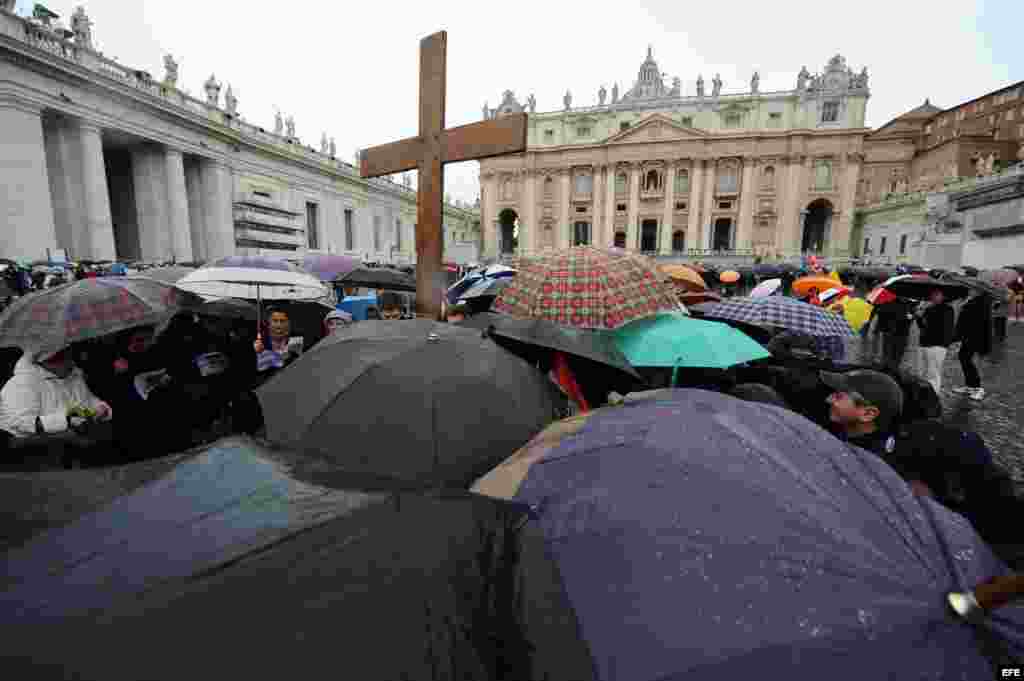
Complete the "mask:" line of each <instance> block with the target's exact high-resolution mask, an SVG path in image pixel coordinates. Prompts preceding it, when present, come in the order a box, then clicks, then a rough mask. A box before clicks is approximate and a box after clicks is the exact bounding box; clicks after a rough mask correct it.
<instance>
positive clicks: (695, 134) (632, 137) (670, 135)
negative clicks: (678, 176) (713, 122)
mask: <svg viewBox="0 0 1024 681" xmlns="http://www.w3.org/2000/svg"><path fill="white" fill-rule="evenodd" d="M704 137H707V133H706V132H704V131H703V130H697V129H696V128H689V127H687V126H685V125H682V124H681V123H677V122H675V121H673V120H672V119H671V118H669V117H668V116H664V115H662V114H654V115H653V116H648V117H647V118H645V119H643V120H642V121H640V122H639V123H637V124H636V125H634V126H631V127H629V128H627V129H626V130H620V131H619V132H617V133H615V134H614V135H612V136H611V137H609V138H608V139H606V140H605V143H606V144H630V143H633V142H663V141H667V140H680V139H702V138H704Z"/></svg>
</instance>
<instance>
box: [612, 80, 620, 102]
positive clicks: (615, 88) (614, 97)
mask: <svg viewBox="0 0 1024 681" xmlns="http://www.w3.org/2000/svg"><path fill="white" fill-rule="evenodd" d="M618 101H619V84H618V83H614V84H612V104H616V103H618Z"/></svg>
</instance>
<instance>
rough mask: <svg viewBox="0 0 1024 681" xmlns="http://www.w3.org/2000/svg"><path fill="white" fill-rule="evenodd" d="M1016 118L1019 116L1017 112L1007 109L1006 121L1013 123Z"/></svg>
mask: <svg viewBox="0 0 1024 681" xmlns="http://www.w3.org/2000/svg"><path fill="white" fill-rule="evenodd" d="M1016 116H1017V112H1016V111H1015V110H1013V109H1007V110H1006V120H1008V121H1012V120H1013V119H1014V118H1016Z"/></svg>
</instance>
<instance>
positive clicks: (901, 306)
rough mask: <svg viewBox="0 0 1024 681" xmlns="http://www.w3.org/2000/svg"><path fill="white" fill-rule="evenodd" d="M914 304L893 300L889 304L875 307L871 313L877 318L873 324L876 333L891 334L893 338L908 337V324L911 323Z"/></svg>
mask: <svg viewBox="0 0 1024 681" xmlns="http://www.w3.org/2000/svg"><path fill="white" fill-rule="evenodd" d="M913 312H914V303H911V302H908V301H905V300H894V301H892V302H891V303H885V304H884V305H877V306H875V309H874V310H872V313H873V314H874V315H875V317H877V318H878V321H877V322H875V324H876V327H875V330H876V331H881V332H883V333H891V334H893V335H894V336H909V335H910V323H911V322H912V321H913V319H914V318H913Z"/></svg>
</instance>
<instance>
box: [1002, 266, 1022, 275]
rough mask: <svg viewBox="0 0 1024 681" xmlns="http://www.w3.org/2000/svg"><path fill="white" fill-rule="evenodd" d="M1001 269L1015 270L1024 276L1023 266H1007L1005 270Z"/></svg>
mask: <svg viewBox="0 0 1024 681" xmlns="http://www.w3.org/2000/svg"><path fill="white" fill-rule="evenodd" d="M1003 269H1007V270H1017V271H1018V272H1020V273H1021V274H1024V265H1007V266H1006V267H1005V268H1003Z"/></svg>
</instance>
